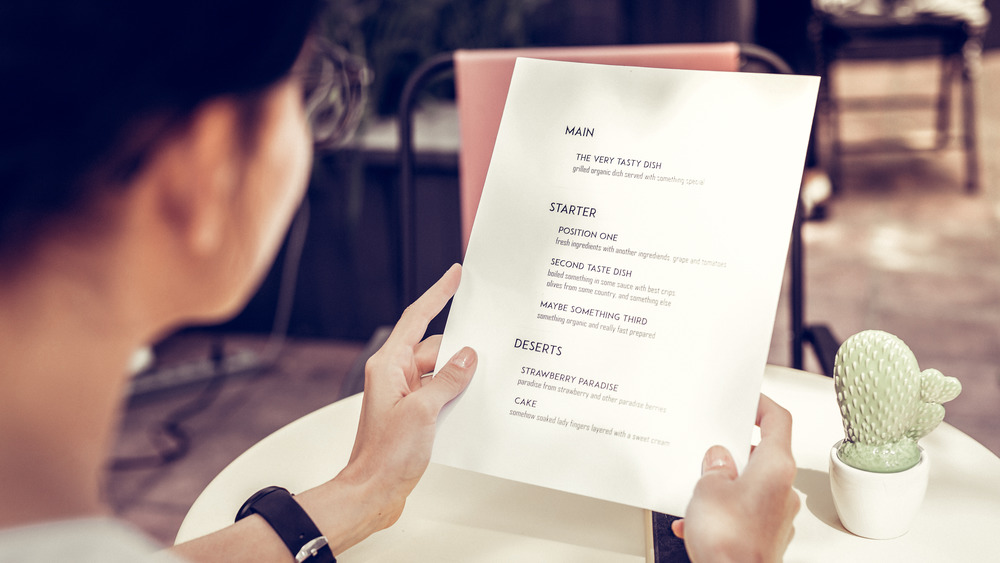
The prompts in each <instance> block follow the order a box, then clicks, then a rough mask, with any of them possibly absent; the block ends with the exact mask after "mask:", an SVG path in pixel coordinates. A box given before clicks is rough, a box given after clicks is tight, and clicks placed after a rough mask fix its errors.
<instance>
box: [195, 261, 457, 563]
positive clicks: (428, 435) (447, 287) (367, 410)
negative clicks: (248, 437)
mask: <svg viewBox="0 0 1000 563" xmlns="http://www.w3.org/2000/svg"><path fill="white" fill-rule="evenodd" d="M460 276H461V268H460V267H459V266H458V265H455V266H453V267H452V268H451V269H449V270H448V272H447V273H446V274H445V275H444V276H443V277H442V278H441V279H440V280H438V282H437V283H435V284H434V285H433V286H432V287H431V288H430V289H428V290H427V292H426V293H424V295H423V296H421V297H420V299H418V300H417V301H416V302H414V303H413V305H410V307H408V308H407V309H406V311H405V312H403V316H402V318H400V319H399V323H397V324H396V327H395V328H394V329H393V331H392V334H391V335H389V338H388V340H386V342H385V345H383V346H382V348H381V349H380V350H379V351H378V352H376V353H375V355H373V356H372V357H371V359H369V360H368V364H367V365H366V366H365V396H364V401H363V403H362V406H361V421H360V424H359V425H358V435H357V438H356V439H355V442H354V450H353V451H352V452H351V460H350V461H349V462H348V464H347V467H345V468H344V469H343V471H341V472H340V474H339V475H337V477H336V478H334V479H332V480H330V481H327V482H326V483H324V484H323V485H320V486H318V487H315V488H313V489H310V490H308V491H304V492H302V493H300V494H297V495H295V498H296V500H297V501H298V502H299V504H300V505H301V506H302V507H303V508H304V509H305V511H306V513H307V514H309V516H310V517H311V518H312V520H313V521H314V522H315V523H316V525H317V527H319V529H320V531H321V532H322V533H323V534H324V535H325V536H326V538H327V541H328V542H329V546H330V549H331V551H333V553H334V554H336V555H339V554H340V553H341V552H343V551H344V550H346V549H348V548H349V547H351V546H352V545H355V544H357V543H358V542H360V541H361V540H363V539H365V538H366V537H368V536H369V535H371V534H372V533H374V532H376V531H378V530H381V529H383V528H385V527H387V526H389V525H391V524H392V523H393V522H395V521H396V519H398V518H399V515H400V513H401V512H402V510H403V504H404V503H405V502H406V497H407V495H409V494H410V491H412V490H413V487H414V486H415V485H416V484H417V481H418V480H419V479H420V476H421V475H423V473H424V470H425V469H426V468H427V464H428V463H429V462H430V455H431V446H432V444H433V443H434V428H435V425H436V423H437V417H438V413H439V412H440V411H441V407H443V406H444V405H445V403H447V402H448V401H450V400H452V399H454V398H455V397H456V396H457V395H458V394H459V393H461V392H462V390H463V389H465V387H466V385H468V384H469V381H470V380H471V379H472V373H473V372H474V371H475V370H476V353H475V352H473V351H472V349H471V348H463V349H462V350H461V351H459V352H458V353H457V354H455V356H454V357H453V358H451V360H450V361H449V362H448V364H446V365H445V366H444V367H442V368H441V371H439V372H438V373H437V374H436V375H435V376H434V377H421V376H423V375H425V374H428V373H429V372H431V371H432V370H433V369H434V362H435V359H436V358H437V352H438V346H439V345H440V343H441V338H440V337H439V336H434V337H431V338H428V339H427V340H424V341H423V342H421V341H420V338H422V337H423V334H424V331H426V330H427V324H428V323H429V322H430V321H431V319H433V318H434V317H435V316H436V315H437V314H438V313H439V312H440V311H441V309H443V308H444V306H445V304H446V303H447V302H448V300H449V299H451V297H452V295H454V294H455V290H456V289H458V281H459V277H460ZM175 552H177V553H179V554H180V555H182V556H183V557H185V558H186V559H189V560H191V561H217V560H219V559H220V554H222V555H223V556H224V557H223V558H224V559H225V560H227V561H249V560H253V561H288V560H289V554H288V548H286V547H285V545H284V543H283V542H282V541H281V540H280V538H279V537H278V536H277V535H276V534H275V533H274V532H273V531H270V526H269V525H268V524H267V523H266V522H264V520H263V519H262V518H260V517H259V516H250V517H249V518H244V519H243V520H240V521H239V522H237V523H236V524H235V525H233V526H230V527H228V528H225V529H223V530H220V531H219V532H216V533H214V534H210V535H208V536H205V537H202V538H199V539H197V540H194V541H191V542H188V543H186V544H183V545H180V546H177V547H176V548H175Z"/></svg>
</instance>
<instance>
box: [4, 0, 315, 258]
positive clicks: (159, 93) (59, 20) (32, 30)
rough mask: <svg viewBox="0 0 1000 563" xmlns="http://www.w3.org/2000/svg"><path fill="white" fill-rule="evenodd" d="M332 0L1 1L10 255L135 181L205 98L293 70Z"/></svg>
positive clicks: (243, 90) (260, 84)
mask: <svg viewBox="0 0 1000 563" xmlns="http://www.w3.org/2000/svg"><path fill="white" fill-rule="evenodd" d="M321 2H322V0H170V1H167V2H147V1H143V0H48V1H40V0H2V2H0V83H2V86H0V115H2V117H0V254H5V253H6V252H4V251H5V250H7V251H9V250H11V248H12V246H15V245H20V244H22V243H24V242H26V241H25V238H26V237H27V238H30V237H31V236H32V235H33V231H34V229H35V225H36V224H37V223H38V222H39V221H41V220H44V219H45V218H47V217H49V216H52V215H54V214H58V213H60V212H63V211H65V210H68V209H71V208H74V207H75V206H78V205H81V204H83V203H86V202H87V201H88V199H89V198H91V197H92V196H93V194H91V193H90V191H91V190H94V189H100V188H101V187H104V186H112V187H113V186H116V185H121V184H123V183H125V182H126V181H127V180H128V179H129V178H130V177H131V176H132V174H134V173H135V172H136V171H137V170H138V169H139V168H141V166H142V164H143V162H144V160H145V158H146V157H147V156H148V154H149V152H150V151H151V150H152V149H153V148H154V147H155V145H156V143H157V141H158V140H159V139H160V138H162V137H163V135H166V134H168V133H169V132H170V131H171V130H172V129H173V128H175V127H177V126H178V125H180V124H182V123H183V122H184V121H185V120H186V118H187V117H188V116H189V115H190V113H191V112H192V110H193V109H194V108H195V107H196V106H198V104H200V103H201V102H203V101H205V100H208V99H210V98H213V97H216V96H219V95H227V94H231V95H236V96H253V95H254V94H255V93H257V92H259V91H261V90H263V89H264V88H266V87H268V86H269V85H271V84H273V83H275V82H277V81H278V80H279V79H280V78H281V77H283V76H284V75H286V74H287V72H288V71H289V70H290V69H291V67H292V65H293V63H294V62H295V60H296V57H297V56H298V53H299V51H300V50H301V48H302V45H303V43H304V41H305V38H306V36H307V34H308V33H309V30H310V28H311V26H312V24H313V21H314V19H315V17H316V14H317V12H318V11H319V8H320V3H321Z"/></svg>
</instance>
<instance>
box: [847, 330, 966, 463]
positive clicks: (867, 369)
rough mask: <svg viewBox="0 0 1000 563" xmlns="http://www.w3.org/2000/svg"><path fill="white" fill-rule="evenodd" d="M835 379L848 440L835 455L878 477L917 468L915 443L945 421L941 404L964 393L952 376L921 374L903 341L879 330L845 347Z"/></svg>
mask: <svg viewBox="0 0 1000 563" xmlns="http://www.w3.org/2000/svg"><path fill="white" fill-rule="evenodd" d="M833 378H834V388H835V390H836V393H837V402H838V403H839V404H840V414H841V416H843V419H844V433H845V435H846V439H845V440H844V441H843V442H841V443H840V446H839V447H838V452H837V455H838V456H839V457H840V459H841V460H842V461H843V462H844V463H846V464H848V465H850V466H852V467H855V468H857V469H862V470H866V471H874V472H878V473H894V472H898V471H904V470H906V469H909V468H911V467H913V466H914V465H916V464H917V462H918V461H919V460H920V448H919V447H918V446H917V440H919V439H920V438H922V437H924V436H925V435H927V434H928V433H929V432H930V431H931V430H933V429H934V428H935V427H936V426H937V425H938V424H939V423H940V422H941V421H942V420H943V419H944V407H943V406H942V405H941V403H944V402H947V401H950V400H952V399H954V398H955V397H957V396H958V394H959V393H960V392H961V391H962V385H961V383H959V381H958V380H957V379H955V378H954V377H945V376H944V375H942V373H941V372H940V371H938V370H936V369H927V370H924V371H920V368H919V367H917V359H916V357H914V355H913V352H911V351H910V349H909V348H908V347H907V346H906V344H904V343H903V341H902V340H900V339H899V338H897V337H895V336H893V335H891V334H889V333H887V332H882V331H878V330H868V331H864V332H860V333H858V334H855V335H854V336H852V337H850V338H848V339H847V340H846V341H845V342H844V344H843V345H841V347H840V349H839V350H838V351H837V357H836V359H835V362H834V375H833Z"/></svg>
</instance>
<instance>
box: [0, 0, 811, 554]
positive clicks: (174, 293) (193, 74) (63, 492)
mask: <svg viewBox="0 0 1000 563" xmlns="http://www.w3.org/2000/svg"><path fill="white" fill-rule="evenodd" d="M318 3H319V0H272V1H258V2H249V1H246V0H244V1H239V2H236V1H233V0H172V1H171V2H166V3H145V2H135V1H134V0H90V1H83V0H75V1H50V2H45V3H39V2H35V1H34V0H2V2H0V76H3V77H4V80H5V87H4V88H3V89H2V92H0V98H2V101H3V104H2V107H3V108H4V109H5V112H4V117H3V123H2V126H0V358H2V359H0V362H2V363H0V385H2V389H3V399H2V401H3V403H2V408H0V561H7V560H12V561H13V560H32V561H48V560H52V561H55V560H60V561H61V560H73V561H102V562H103V561H134V560H137V559H142V558H143V557H146V556H147V555H148V553H150V551H151V550H152V549H153V546H151V545H150V544H149V542H148V541H147V540H145V539H144V538H143V537H142V536H141V534H139V533H137V532H136V531H134V530H132V529H131V528H129V527H128V526H126V525H124V524H122V523H120V522H117V521H115V520H114V519H113V518H112V517H111V515H110V514H109V512H108V508H107V507H106V506H105V505H104V503H103V502H102V499H101V495H100V491H101V484H102V481H103V479H104V467H105V464H106V459H107V455H108V452H109V448H110V446H111V444H112V443H113V441H114V431H115V428H116V427H117V422H118V417H119V414H120V408H121V405H120V399H121V397H122V396H123V393H124V388H125V385H126V383H127V377H126V375H125V374H126V366H127V365H128V360H129V357H130V356H131V354H132V352H133V351H134V350H136V349H137V348H139V347H141V346H143V345H145V344H147V343H149V342H154V341H156V340H157V339H158V338H161V337H162V336H163V335H165V334H167V333H169V332H171V331H173V330H176V329H177V328H178V327H179V326H182V325H184V324H187V323H192V322H206V321H219V320H222V319H225V318H227V317H230V316H232V315H233V314H235V313H236V312H237V311H239V309H240V308H241V307H242V306H243V305H244V304H245V302H246V301H247V299H249V296H250V295H251V294H252V292H253V290H254V289H255V287H256V285H257V283H258V282H259V280H260V279H261V277H262V276H263V275H264V273H265V272H266V270H267V268H268V266H269V264H270V263H271V260H272V259H273V258H274V255H275V253H276V251H277V248H278V246H279V244H280V241H281V239H282V236H283V235H284V232H285V230H286V229H287V227H288V223H289V222H290V218H291V216H292V214H293V211H294V209H295V208H296V207H297V206H298V204H299V202H300V200H301V198H302V195H303V192H304V189H305V185H306V181H307V177H308V173H309V169H310V160H311V154H312V153H311V151H312V146H311V143H312V142H314V141H315V142H322V143H330V142H333V141H334V140H335V139H334V138H333V137H336V136H338V135H339V134H342V133H343V132H344V130H345V129H347V128H348V127H347V125H349V123H348V122H349V121H350V115H351V108H350V107H349V104H347V106H346V107H343V106H341V107H338V105H337V103H333V102H338V101H339V102H343V101H344V100H345V99H348V100H349V99H350V96H349V94H350V92H351V91H352V87H353V85H352V84H351V82H350V80H351V76H350V73H349V72H344V71H343V61H337V60H336V57H331V56H330V53H329V52H328V51H326V50H325V49H324V48H322V47H320V46H318V45H319V44H318V43H317V42H316V41H314V40H312V39H309V38H308V36H309V31H310V28H311V26H312V22H313V20H314V18H315V15H316V12H317V10H318V9H319V5H318ZM316 68H325V69H329V68H335V69H340V72H338V73H336V75H335V76H337V77H339V78H338V80H337V81H334V82H332V83H331V82H329V81H322V80H321V81H318V82H317V81H316V80H315V78H316V76H315V75H314V73H313V70H314V69H316ZM330 93H340V94H343V96H341V97H330V96H328V94H330ZM344 96H346V98H345V97H344ZM319 99H323V100H325V101H323V102H317V100H319ZM311 136H315V138H311ZM459 277H460V270H459V268H458V267H453V268H452V269H451V270H449V271H448V272H447V273H446V274H445V275H444V277H442V279H441V280H440V281H439V282H438V283H437V284H435V285H434V286H433V287H432V288H431V289H430V290H428V292H427V293H426V294H425V295H424V296H423V297H421V298H420V299H419V300H418V301H417V302H416V303H414V304H413V305H412V306H411V307H410V308H409V309H407V311H406V312H405V313H404V314H403V316H402V318H401V319H400V321H399V323H398V324H397V326H396V328H395V330H394V331H393V333H392V336H391V337H390V338H389V340H388V341H387V343H386V344H385V346H384V347H383V348H382V350H380V351H379V352H378V353H377V354H376V355H375V356H374V357H373V358H372V360H370V361H369V363H368V365H367V369H366V382H365V389H366V393H365V399H364V405H363V408H362V414H361V421H360V425H359V429H358V435H357V441H356V443H355V446H354V451H353V453H352V455H351V461H350V463H349V464H348V465H347V467H346V468H344V469H343V470H342V471H341V472H340V473H339V474H337V475H336V476H335V477H333V478H332V479H331V480H330V481H329V482H327V483H325V484H323V485H321V486H319V487H317V488H315V489H312V490H309V491H305V492H303V493H301V494H299V495H296V496H295V498H294V500H290V497H289V498H281V499H279V500H278V501H276V502H277V503H278V506H279V507H280V508H281V510H286V511H292V512H295V511H296V510H298V511H299V512H295V514H294V518H293V519H292V520H288V521H283V520H282V519H281V518H275V516H274V513H273V512H272V513H271V514H270V515H269V516H268V515H267V513H268V512H269V509H267V508H266V506H265V504H266V503H264V502H260V503H258V504H257V505H254V506H253V507H251V509H250V510H249V516H248V517H246V518H244V519H242V520H240V521H239V522H237V523H236V524H234V525H233V526H231V527H230V528H228V529H226V530H223V531H220V532H218V533H216V534H213V535H211V536H208V537H206V538H203V539H200V540H197V541H195V542H192V543H190V544H187V545H183V546H178V547H177V548H175V549H174V551H173V552H172V553H165V554H161V555H160V556H161V557H162V558H163V560H170V561H177V560H191V561H202V560H204V561H212V560H227V561H228V560H233V561H290V560H292V556H293V555H294V554H295V553H296V552H295V551H294V550H292V552H291V553H290V551H289V550H290V549H291V546H289V545H287V544H286V542H285V541H284V539H287V535H288V533H289V530H290V529H291V528H294V527H295V526H297V525H299V524H301V520H300V519H301V518H305V520H306V522H305V523H304V524H302V525H304V526H313V528H311V529H317V530H318V531H319V535H320V536H322V538H320V537H319V536H316V537H312V538H305V539H306V540H308V541H309V542H312V543H309V544H308V545H306V546H305V547H306V549H305V550H304V551H303V553H302V556H301V558H302V559H303V560H308V561H316V562H318V561H331V560H333V559H332V555H333V554H336V553H341V552H342V551H343V550H345V549H347V548H348V547H350V546H351V545H353V544H355V543H357V542H358V541H360V540H362V539H363V538H365V537H367V536H368V535H369V534H371V533H372V532H374V531H376V530H379V529H382V528H384V527H386V526H389V525H391V524H392V523H393V522H394V521H395V519H396V518H397V517H398V515H399V513H400V511H401V510H402V507H403V503H404V501H405V499H406V496H407V494H408V493H409V492H410V491H411V490H412V488H413V486H414V485H415V484H416V482H417V480H418V479H419V478H420V476H421V475H422V473H423V471H424V469H425V468H426V466H427V463H428V459H429V454H430V449H431V444H432V441H433V437H434V427H435V423H436V419H437V414H438V412H439V410H440V409H441V407H442V406H443V405H444V404H445V403H447V402H448V401H449V400H451V399H452V398H454V397H455V396H456V395H457V394H458V393H460V392H461V390H462V389H464V387H465V386H466V385H467V384H468V382H469V380H470V379H471V377H472V374H473V372H474V370H475V367H476V355H475V353H474V352H473V351H472V350H471V349H468V348H466V349H463V350H461V351H460V352H458V353H457V354H456V356H455V357H453V358H452V359H451V361H450V362H449V363H448V364H447V365H446V367H444V368H443V369H442V370H441V371H439V372H438V373H437V374H436V376H435V377H434V378H425V379H421V378H420V375H421V374H423V373H427V372H429V371H431V370H432V369H433V365H434V360H435V357H436V355H437V349H438V344H439V339H438V338H436V337H431V338H429V339H426V340H423V341H421V340H420V339H421V338H422V335H423V333H424V331H425V329H426V326H427V323H428V322H429V320H430V319H431V318H433V317H434V316H435V315H436V314H437V313H438V312H439V311H440V310H441V309H442V307H443V306H444V305H445V304H446V303H447V301H448V300H449V299H450V298H451V296H452V294H453V293H454V291H455V289H456V287H457V285H458V283H459ZM760 418H761V420H760V424H761V426H762V434H763V436H764V439H763V440H762V442H761V445H760V446H759V447H758V449H757V451H756V453H755V454H754V456H753V457H752V458H751V460H750V463H749V465H748V467H747V470H746V471H745V473H744V475H742V476H739V477H737V476H736V474H735V469H733V467H734V465H733V463H732V460H731V459H730V458H729V457H728V454H727V453H726V452H725V451H724V450H721V449H715V450H712V451H710V452H709V454H708V456H707V457H706V478H705V479H703V481H702V483H701V484H699V487H698V490H697V491H696V495H695V499H694V500H693V501H692V504H691V509H690V512H689V519H688V520H687V521H686V522H685V523H684V524H683V525H679V526H677V531H678V532H679V533H681V534H684V535H686V536H687V538H688V543H689V550H690V551H691V553H692V556H694V557H695V558H696V559H698V558H701V557H702V555H701V553H702V552H700V551H698V550H699V549H701V550H704V551H703V552H704V553H707V554H709V555H708V557H709V559H704V560H711V558H715V557H717V556H720V555H721V554H722V553H723V552H722V551H719V550H720V549H723V548H729V549H738V550H740V551H737V552H735V553H738V554H740V556H741V557H742V556H743V555H747V554H750V553H753V554H755V555H761V556H763V557H767V558H769V559H771V560H774V559H780V556H781V553H782V552H783V551H784V548H785V546H786V545H787V541H788V538H789V537H790V531H791V517H792V516H793V515H794V512H795V510H796V509H797V507H798V504H797V503H798V499H797V497H796V496H795V494H794V492H792V490H791V480H792V478H793V477H794V463H792V462H791V454H790V449H789V443H790V419H789V418H788V415H787V413H785V412H784V411H783V410H781V409H780V407H777V406H776V405H774V404H773V403H771V402H770V401H767V400H766V399H762V402H761V415H760ZM775 467H776V468H777V469H778V470H777V471H774V470H773V469H774V468H775ZM280 496H281V495H280V494H277V493H276V495H275V496H271V497H269V498H271V499H272V500H273V499H276V498H278V497H280ZM761 503H763V504H761ZM303 511H304V512H303ZM262 515H264V516H262ZM293 520H294V522H293ZM721 521H725V522H731V523H732V525H733V526H737V528H726V529H723V528H720V526H719V525H718V524H717V523H718V522H721ZM751 526H752V527H753V529H751ZM734 530H735V531H739V532H740V533H738V534H734V533H733V531H734ZM293 531H295V530H293ZM320 540H321V541H320ZM323 544H325V545H323ZM298 547H303V546H298ZM310 550H312V551H310ZM313 553H315V555H314V554H313Z"/></svg>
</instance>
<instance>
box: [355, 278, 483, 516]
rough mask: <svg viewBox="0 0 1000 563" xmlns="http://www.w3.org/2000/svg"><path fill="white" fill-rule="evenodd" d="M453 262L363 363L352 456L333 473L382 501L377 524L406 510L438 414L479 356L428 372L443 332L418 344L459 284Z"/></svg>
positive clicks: (464, 355) (465, 354)
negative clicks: (362, 388) (362, 486)
mask: <svg viewBox="0 0 1000 563" xmlns="http://www.w3.org/2000/svg"><path fill="white" fill-rule="evenodd" d="M460 277H461V267H460V266H458V265H457V264H456V265H454V266H452V267H451V268H450V269H449V270H448V272H446V273H445V274H444V276H442V277H441V279H440V280H438V281H437V283H435V284H434V285H433V286H431V288H430V289H428V290H427V292H426V293H424V294H423V295H422V296H421V297H420V298H419V299H417V300H416V301H415V302H414V303H413V304H412V305H410V306H409V307H408V308H407V309H406V311H404V312H403V315H402V317H401V318H400V319H399V322H398V323H397V324H396V326H395V328H394V329H393V331H392V334H390V335H389V338H388V339H387V340H386V342H385V344H384V345H383V346H382V348H381V349H380V350H379V351H378V352H376V353H375V354H374V355H373V356H372V357H371V358H370V359H369V360H368V363H367V364H366V366H365V395H364V402H363V404H362V407H361V421H360V424H359V426H358V435H357V438H356V440H355V442H354V450H353V451H352V453H351V460H350V462H349V463H348V465H347V467H346V468H345V469H344V471H343V472H342V473H341V475H340V476H339V477H338V478H347V479H349V480H350V481H352V482H359V483H360V482H365V483H367V484H369V485H372V487H368V490H374V491H377V498H374V499H371V500H372V501H375V502H380V503H381V504H382V509H381V510H382V511H381V513H380V515H379V516H380V522H379V525H381V526H382V527H386V526H389V525H391V524H392V523H393V522H395V521H396V519H397V518H398V517H399V514H400V513H401V512H402V510H403V504H404V502H405V501H406V497H407V495H409V493H410V491H412V490H413V487H414V486H416V484H417V481H418V480H419V479H420V477H421V475H423V473H424V470H425V469H426V468H427V464H428V463H429V461H430V455H431V447H432V445H433V443H434V430H435V426H436V423H437V417H438V413H439V412H440V411H441V408H442V407H443V406H444V405H445V404H446V403H447V402H449V401H451V400H452V399H454V398H455V397H456V396H457V395H458V394H459V393H461V392H462V390H464V389H465V387H466V386H467V385H468V383H469V381H470V380H471V378H472V374H473V372H474V371H475V369H476V353H475V352H474V351H473V350H472V349H471V348H463V349H462V350H460V351H459V352H458V353H456V354H455V356H454V357H452V358H451V359H450V360H449V362H448V363H447V364H446V365H445V366H443V367H442V368H441V370H440V371H439V372H438V373H437V374H435V375H434V376H433V377H431V376H429V374H430V373H431V372H432V371H433V370H434V363H435V360H436V358H437V355H438V348H439V346H440V344H441V337H440V336H432V337H430V338H427V339H426V340H423V341H421V340H420V339H421V338H422V337H423V335H424V332H425V331H426V330H427V325H428V323H430V321H431V320H432V319H433V318H434V317H435V316H436V315H437V314H438V313H439V312H441V310H442V309H443V308H444V306H445V304H447V303H448V300H449V299H451V297H452V296H453V295H454V294H455V290H456V289H458V283H459V279H460Z"/></svg>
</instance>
